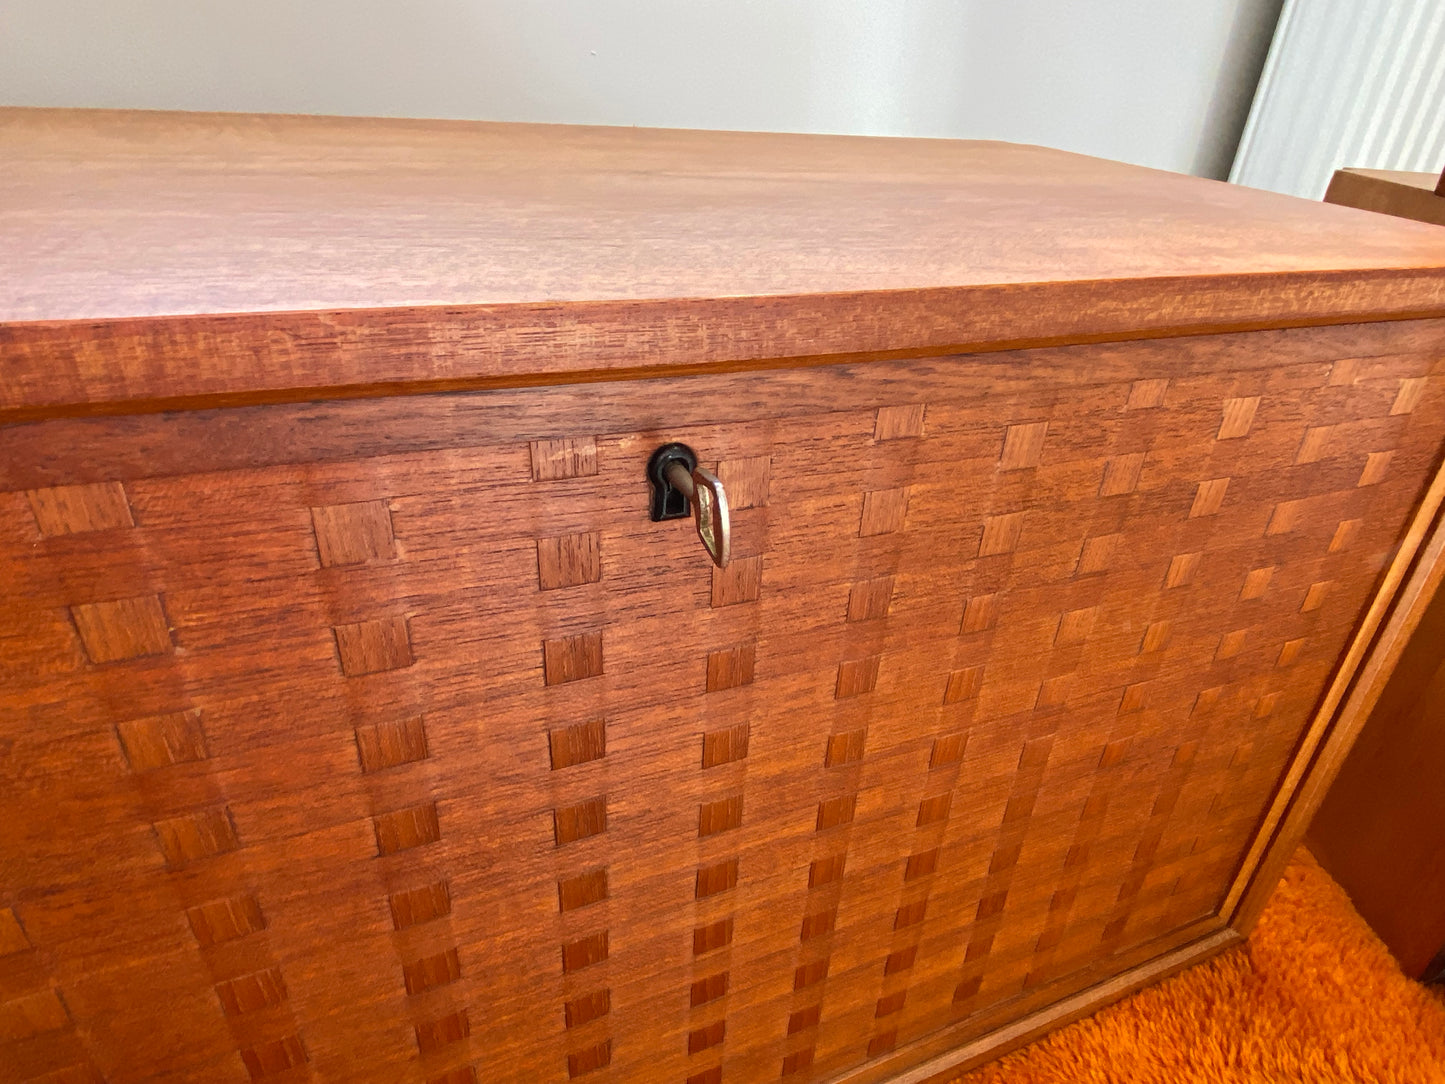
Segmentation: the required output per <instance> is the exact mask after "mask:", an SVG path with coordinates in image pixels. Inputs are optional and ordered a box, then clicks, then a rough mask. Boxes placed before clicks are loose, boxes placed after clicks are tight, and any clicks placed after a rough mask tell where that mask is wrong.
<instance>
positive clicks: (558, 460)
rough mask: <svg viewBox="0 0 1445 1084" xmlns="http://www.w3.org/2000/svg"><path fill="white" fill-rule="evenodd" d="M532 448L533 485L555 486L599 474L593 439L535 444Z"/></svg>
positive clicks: (557, 439)
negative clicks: (550, 483) (559, 482)
mask: <svg viewBox="0 0 1445 1084" xmlns="http://www.w3.org/2000/svg"><path fill="white" fill-rule="evenodd" d="M531 448H532V479H533V480H534V481H537V482H552V481H556V480H557V479H559V478H581V477H585V476H588V475H593V474H596V473H597V441H596V439H595V438H593V437H558V438H556V439H554V440H534V441H532V442H531Z"/></svg>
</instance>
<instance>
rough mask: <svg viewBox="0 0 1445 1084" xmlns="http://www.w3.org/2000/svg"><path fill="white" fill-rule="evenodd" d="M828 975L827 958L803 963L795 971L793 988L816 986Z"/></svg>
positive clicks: (804, 988) (802, 988) (801, 988)
mask: <svg viewBox="0 0 1445 1084" xmlns="http://www.w3.org/2000/svg"><path fill="white" fill-rule="evenodd" d="M827 977H828V961H827V960H826V959H822V960H814V961H813V962H812V963H808V964H802V965H800V966H799V967H798V968H797V969H796V970H794V972H793V989H794V990H806V989H807V988H808V987H810V986H816V985H817V984H818V983H820V982H822V981H823V980H824V979H826V978H827Z"/></svg>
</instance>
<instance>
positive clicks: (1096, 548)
mask: <svg viewBox="0 0 1445 1084" xmlns="http://www.w3.org/2000/svg"><path fill="white" fill-rule="evenodd" d="M1123 537H1124V536H1123V535H1122V534H1101V535H1095V536H1094V537H1092V538H1086V539H1084V545H1083V547H1082V549H1080V551H1079V564H1078V566H1077V568H1076V570H1075V574H1076V575H1079V576H1091V575H1094V574H1095V573H1100V572H1108V571H1109V570H1110V569H1111V568H1112V567H1113V565H1114V555H1115V553H1117V552H1118V549H1119V542H1120V540H1121V539H1122V538H1123Z"/></svg>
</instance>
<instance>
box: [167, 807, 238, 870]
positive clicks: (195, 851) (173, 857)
mask: <svg viewBox="0 0 1445 1084" xmlns="http://www.w3.org/2000/svg"><path fill="white" fill-rule="evenodd" d="M154 828H155V832H156V839H157V840H158V841H159V843H160V847H161V853H162V854H164V855H165V858H166V866H167V867H168V868H170V869H173V870H174V869H183V868H184V867H186V866H188V865H190V864H191V863H193V862H198V861H200V860H201V859H203V858H211V857H214V856H215V855H218V854H225V853H226V852H227V851H234V850H236V849H237V848H238V847H240V846H241V841H240V840H239V839H238V838H237V837H236V828H235V825H234V824H232V822H231V811H230V809H228V808H227V807H226V806H215V807H214V808H211V809H203V810H201V811H200V812H198V813H191V814H188V815H186V816H182V817H171V818H169V819H166V820H159V821H156V822H155V825H154Z"/></svg>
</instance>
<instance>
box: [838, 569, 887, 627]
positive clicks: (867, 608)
mask: <svg viewBox="0 0 1445 1084" xmlns="http://www.w3.org/2000/svg"><path fill="white" fill-rule="evenodd" d="M892 602H893V577H892V576H876V577H874V578H873V579H871V580H859V581H858V582H856V583H855V584H853V586H852V588H851V589H850V590H849V592H848V620H849V621H873V620H876V619H878V618H881V617H887V616H888V607H889V606H890V605H891V604H892Z"/></svg>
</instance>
